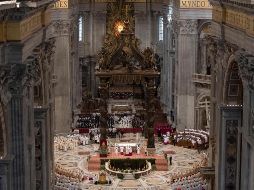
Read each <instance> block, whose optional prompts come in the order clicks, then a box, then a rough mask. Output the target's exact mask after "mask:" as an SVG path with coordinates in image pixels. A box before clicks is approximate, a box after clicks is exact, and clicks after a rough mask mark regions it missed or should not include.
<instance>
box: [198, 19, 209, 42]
mask: <svg viewBox="0 0 254 190" xmlns="http://www.w3.org/2000/svg"><path fill="white" fill-rule="evenodd" d="M211 24H212V22H211V21H205V22H202V23H201V24H199V27H198V35H199V38H204V37H206V36H207V35H204V33H205V34H210V33H211V32H210V26H211Z"/></svg>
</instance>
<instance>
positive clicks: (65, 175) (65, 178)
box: [55, 163, 86, 190]
mask: <svg viewBox="0 0 254 190" xmlns="http://www.w3.org/2000/svg"><path fill="white" fill-rule="evenodd" d="M85 179H86V176H85V174H84V171H82V170H81V169H78V168H75V169H66V168H64V167H63V166H61V165H60V164H57V163H56V164H55V189H59V190H60V189H61V190H65V189H68V190H81V188H80V185H79V184H80V182H82V181H83V180H85Z"/></svg>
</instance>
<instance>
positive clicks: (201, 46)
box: [197, 21, 211, 75]
mask: <svg viewBox="0 0 254 190" xmlns="http://www.w3.org/2000/svg"><path fill="white" fill-rule="evenodd" d="M210 26H211V22H210V21H205V22H201V23H200V24H199V27H198V54H197V56H198V63H197V71H198V73H200V74H205V75H210V74H211V61H210V58H209V57H208V56H207V54H208V43H207V36H209V35H210V34H211V27H210Z"/></svg>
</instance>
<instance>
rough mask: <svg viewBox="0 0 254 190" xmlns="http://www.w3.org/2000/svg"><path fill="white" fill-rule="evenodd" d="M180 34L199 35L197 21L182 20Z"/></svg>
mask: <svg viewBox="0 0 254 190" xmlns="http://www.w3.org/2000/svg"><path fill="white" fill-rule="evenodd" d="M179 25H180V34H197V27H198V22H197V20H182V21H179Z"/></svg>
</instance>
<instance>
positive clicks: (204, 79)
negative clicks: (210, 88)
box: [192, 73, 211, 85]
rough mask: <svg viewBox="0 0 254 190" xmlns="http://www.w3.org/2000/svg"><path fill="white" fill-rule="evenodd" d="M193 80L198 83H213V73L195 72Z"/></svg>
mask: <svg viewBox="0 0 254 190" xmlns="http://www.w3.org/2000/svg"><path fill="white" fill-rule="evenodd" d="M192 81H193V82H194V83H196V84H204V85H211V75H205V74H197V73H195V74H193V76H192Z"/></svg>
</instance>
